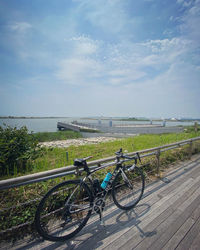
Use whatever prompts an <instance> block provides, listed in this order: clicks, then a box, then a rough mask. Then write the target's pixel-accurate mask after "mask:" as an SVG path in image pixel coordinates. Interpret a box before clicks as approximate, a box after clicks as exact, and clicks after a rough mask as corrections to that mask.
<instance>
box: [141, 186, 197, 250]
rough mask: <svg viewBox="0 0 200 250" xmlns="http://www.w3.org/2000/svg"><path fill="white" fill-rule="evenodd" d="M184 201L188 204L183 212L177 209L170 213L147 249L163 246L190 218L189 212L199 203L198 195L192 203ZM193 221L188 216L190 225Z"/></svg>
mask: <svg viewBox="0 0 200 250" xmlns="http://www.w3.org/2000/svg"><path fill="white" fill-rule="evenodd" d="M199 194H200V188H199ZM186 203H187V205H188V204H189V206H187V208H185V210H184V212H183V211H182V210H180V209H177V211H176V212H177V215H175V213H174V214H172V216H170V217H169V218H168V219H167V220H166V221H164V222H163V223H162V224H161V225H160V226H159V227H158V228H157V231H158V234H157V237H156V238H155V239H154V242H153V244H151V245H150V247H149V248H148V249H149V250H154V249H161V248H163V246H164V245H165V244H166V243H167V241H169V240H170V239H171V238H172V237H173V235H174V234H175V233H176V232H177V231H178V230H179V229H180V227H181V226H182V225H183V224H184V223H185V222H186V220H187V219H188V218H190V215H191V212H192V211H193V210H194V209H195V208H196V206H197V205H198V204H200V195H199V196H198V197H197V198H196V199H195V200H194V201H193V202H192V203H190V202H188V201H186V202H185V204H186ZM194 222H195V221H194V220H193V219H192V218H190V220H189V222H188V223H190V227H192V226H193V224H194ZM188 230H189V229H188ZM183 236H184V235H183ZM183 236H182V237H183ZM142 243H143V242H142ZM143 244H144V243H143Z"/></svg>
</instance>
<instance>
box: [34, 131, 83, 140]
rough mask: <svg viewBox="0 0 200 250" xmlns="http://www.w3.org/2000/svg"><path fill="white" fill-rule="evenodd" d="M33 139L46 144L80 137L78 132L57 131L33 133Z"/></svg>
mask: <svg viewBox="0 0 200 250" xmlns="http://www.w3.org/2000/svg"><path fill="white" fill-rule="evenodd" d="M34 137H35V138H36V139H37V140H38V142H48V141H56V140H67V139H76V138H81V137H82V135H81V133H79V132H74V131H57V132H39V133H35V134H34Z"/></svg>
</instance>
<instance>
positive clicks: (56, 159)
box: [0, 127, 200, 233]
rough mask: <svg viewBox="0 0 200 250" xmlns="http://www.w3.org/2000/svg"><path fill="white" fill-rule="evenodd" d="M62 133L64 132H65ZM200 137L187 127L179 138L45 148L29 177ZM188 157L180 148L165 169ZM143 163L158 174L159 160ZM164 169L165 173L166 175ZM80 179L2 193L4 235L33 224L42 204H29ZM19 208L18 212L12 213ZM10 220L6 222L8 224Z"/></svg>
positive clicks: (198, 148) (166, 156)
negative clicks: (87, 160)
mask: <svg viewBox="0 0 200 250" xmlns="http://www.w3.org/2000/svg"><path fill="white" fill-rule="evenodd" d="M61 133H62V132H61ZM197 136H200V128H199V127H198V131H197V132H195V131H194V128H193V127H187V128H186V130H185V132H183V133H179V134H162V135H140V136H136V137H131V138H126V139H119V140H116V141H113V142H106V143H100V144H95V145H84V146H70V147H68V148H67V149H61V148H43V150H42V151H41V155H40V156H39V157H37V158H36V159H32V168H31V169H29V170H28V171H27V172H26V174H28V173H36V172H40V171H45V170H50V169H54V168H59V167H63V166H67V165H71V164H73V159H74V158H81V157H85V156H89V155H92V156H93V159H92V160H95V159H100V158H106V157H108V156H114V153H115V152H116V151H117V150H119V148H123V150H128V152H133V151H138V150H142V149H147V148H152V147H156V146H161V145H165V144H169V143H173V142H176V141H181V140H186V139H189V138H193V137H197ZM66 151H67V152H68V155H69V161H67V159H66ZM197 152H200V143H195V144H194V145H193V151H192V153H197ZM187 157H188V146H184V147H180V148H177V149H174V150H170V151H168V152H165V153H162V154H161V159H160V162H161V168H162V169H163V168H164V167H167V166H168V165H170V164H171V163H173V162H176V161H177V160H184V159H186V158H187ZM142 162H143V163H146V166H145V167H144V171H145V175H146V176H147V175H148V176H149V175H150V174H153V173H155V172H156V157H155V156H152V157H148V158H144V159H142ZM162 169H161V171H162ZM107 171H108V170H107V169H106V170H102V171H101V172H99V173H98V177H99V178H100V179H103V178H104V176H105V172H107ZM23 174H24V172H20V171H18V172H15V176H20V175H23ZM10 177H11V175H4V176H2V178H4V179H5V178H10ZM69 178H77V177H75V176H66V177H62V178H57V179H53V180H49V181H46V182H40V183H36V184H31V185H28V186H22V187H19V188H13V189H9V190H5V191H1V192H0V207H1V211H2V213H1V216H0V231H2V230H5V229H6V228H9V227H13V226H16V225H18V224H21V223H25V222H27V221H33V218H34V214H35V209H36V206H37V204H38V201H39V199H38V200H36V201H34V202H32V203H30V202H28V201H29V200H34V199H37V198H38V197H41V196H42V195H44V194H45V193H46V192H47V190H48V189H49V188H50V187H52V186H54V185H56V184H57V183H59V182H61V181H63V180H66V179H69ZM26 202H28V203H27V205H25V206H20V205H18V204H20V203H26ZM14 205H17V207H15V208H11V209H9V207H12V206H14ZM5 218H6V220H5ZM29 229H30V226H29V227H28V226H27V227H26V228H25V229H24V230H25V232H26V233H27V232H28V230H29Z"/></svg>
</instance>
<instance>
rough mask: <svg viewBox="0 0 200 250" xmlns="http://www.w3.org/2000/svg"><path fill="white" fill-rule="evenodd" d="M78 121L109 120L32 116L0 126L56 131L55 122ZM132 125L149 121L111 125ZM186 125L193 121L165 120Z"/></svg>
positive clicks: (94, 122) (97, 122) (154, 122)
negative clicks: (32, 117)
mask: <svg viewBox="0 0 200 250" xmlns="http://www.w3.org/2000/svg"><path fill="white" fill-rule="evenodd" d="M75 120H76V121H78V122H82V123H93V124H99V123H100V122H101V124H102V125H107V126H109V124H110V120H101V121H99V120H91V119H83V118H79V117H68V118H40V119H38V118H34V119H28V118H26V119H21V118H19V119H16V118H15V119H0V126H3V124H6V125H9V126H11V127H17V128H20V127H22V126H26V127H27V128H28V130H29V131H30V132H31V131H32V132H55V131H57V122H66V123H69V122H72V121H75ZM127 124H129V125H134V124H150V122H149V121H115V120H113V121H112V125H113V126H115V125H127ZM153 124H157V125H163V123H162V122H161V121H153ZM180 125H181V126H188V125H194V122H176V121H173V122H166V127H171V126H180Z"/></svg>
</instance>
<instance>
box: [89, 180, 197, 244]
mask: <svg viewBox="0 0 200 250" xmlns="http://www.w3.org/2000/svg"><path fill="white" fill-rule="evenodd" d="M191 184H192V185H193V182H191ZM170 185H174V184H173V183H170ZM183 185H185V186H187V182H184V183H183V184H182V187H181V188H180V190H181V191H183ZM187 187H188V188H189V186H187ZM174 190H175V189H174ZM156 193H159V190H157V191H156ZM156 193H154V196H155V197H156V195H155V194H156ZM173 194H176V191H174V192H172V193H171V194H170V197H171V196H172V195H173ZM148 200H149V201H152V198H151V197H149V198H148ZM157 200H159V199H157ZM142 201H143V200H142ZM144 202H146V201H145V200H144ZM150 204H151V203H150ZM156 206H157V205H156ZM119 213H120V210H119ZM124 216H125V215H123V216H121V219H124V218H123V217H124ZM116 217H117V216H115V217H112V218H110V219H108V220H106V226H107V224H108V223H111V224H112V223H113V220H114V219H115V218H116ZM129 223H131V224H132V226H133V227H134V226H135V224H136V221H135V220H132V221H131V222H129ZM122 226H124V225H119V224H116V223H115V224H114V225H113V226H112V231H113V232H114V231H116V230H118V229H119V227H120V228H121V227H122ZM129 226H130V225H129ZM110 230H111V229H110ZM86 231H88V228H86ZM98 236H99V233H98ZM92 237H94V239H93V241H94V242H96V237H97V235H93V236H92ZM112 238H113V237H112ZM90 240H91V241H92V239H90ZM87 244H89V241H88V240H87ZM92 244H94V243H92Z"/></svg>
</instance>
